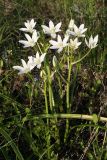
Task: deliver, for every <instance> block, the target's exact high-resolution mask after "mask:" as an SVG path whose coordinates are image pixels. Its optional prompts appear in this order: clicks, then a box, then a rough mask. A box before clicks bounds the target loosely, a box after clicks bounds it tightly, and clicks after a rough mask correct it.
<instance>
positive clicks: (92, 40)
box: [85, 35, 98, 49]
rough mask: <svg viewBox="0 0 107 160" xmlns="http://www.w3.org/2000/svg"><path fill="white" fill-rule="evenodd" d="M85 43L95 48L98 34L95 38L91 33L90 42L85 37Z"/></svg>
mask: <svg viewBox="0 0 107 160" xmlns="http://www.w3.org/2000/svg"><path fill="white" fill-rule="evenodd" d="M85 43H86V45H87V46H88V47H89V48H90V49H93V48H95V47H97V43H98V35H96V36H95V38H93V37H92V35H91V37H90V38H89V42H88V41H87V39H86V38H85Z"/></svg>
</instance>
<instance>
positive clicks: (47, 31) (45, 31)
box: [42, 25, 50, 34]
mask: <svg viewBox="0 0 107 160" xmlns="http://www.w3.org/2000/svg"><path fill="white" fill-rule="evenodd" d="M42 28H43V31H44V33H47V34H49V33H50V29H49V27H47V26H45V25H42Z"/></svg>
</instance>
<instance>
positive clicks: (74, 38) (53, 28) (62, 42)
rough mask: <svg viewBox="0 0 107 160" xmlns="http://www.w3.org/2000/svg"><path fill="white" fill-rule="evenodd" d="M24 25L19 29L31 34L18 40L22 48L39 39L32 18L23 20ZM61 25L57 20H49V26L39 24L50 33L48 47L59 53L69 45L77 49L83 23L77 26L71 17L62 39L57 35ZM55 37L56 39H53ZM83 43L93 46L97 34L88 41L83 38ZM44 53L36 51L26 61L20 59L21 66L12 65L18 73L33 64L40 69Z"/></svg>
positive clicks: (83, 35) (28, 69) (26, 69)
mask: <svg viewBox="0 0 107 160" xmlns="http://www.w3.org/2000/svg"><path fill="white" fill-rule="evenodd" d="M24 25H25V27H26V28H20V30H21V31H24V32H28V33H29V34H31V36H30V35H29V34H27V33H26V34H25V37H26V40H20V41H19V43H22V44H23V45H24V48H26V47H34V46H35V44H36V43H37V41H38V39H39V33H38V32H37V30H36V29H35V25H36V22H35V21H34V19H32V20H31V21H27V22H25V23H24ZM61 25H62V23H61V22H59V23H58V24H57V25H54V23H53V22H52V21H51V20H50V21H49V26H46V25H42V26H41V27H42V29H43V32H44V34H47V35H50V36H51V38H52V39H51V40H50V41H49V43H50V44H51V46H50V49H56V50H57V51H58V53H60V52H61V51H62V50H63V49H64V48H65V47H69V48H70V49H71V50H73V51H74V50H76V49H78V47H79V46H80V45H81V43H82V42H79V40H78V38H82V37H85V32H86V31H87V28H84V24H81V25H80V26H79V27H77V26H76V24H75V23H74V20H73V19H71V20H70V23H69V25H68V29H67V31H66V34H65V37H64V38H63V39H62V38H61V36H60V35H57V33H58V32H60V31H61V29H60V28H61ZM55 38H56V40H53V39H55ZM85 43H86V45H87V46H88V48H90V49H93V48H95V47H96V46H97V43H98V35H97V36H95V38H93V37H92V35H91V37H90V38H89V41H87V39H86V38H85ZM45 55H46V53H42V54H41V55H40V53H39V52H37V53H36V57H32V56H30V57H28V62H27V63H26V62H25V61H24V60H23V59H22V60H21V61H22V67H21V66H13V68H14V69H17V70H19V73H18V74H23V73H27V72H29V71H31V70H32V69H33V68H34V67H35V66H36V67H37V68H39V69H40V68H41V63H42V62H43V61H44V59H45Z"/></svg>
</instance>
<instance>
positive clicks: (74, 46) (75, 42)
mask: <svg viewBox="0 0 107 160" xmlns="http://www.w3.org/2000/svg"><path fill="white" fill-rule="evenodd" d="M80 45H81V42H78V38H75V39H74V40H72V39H70V43H69V46H70V47H71V48H72V49H73V50H76V49H77V48H78V47H79V46H80Z"/></svg>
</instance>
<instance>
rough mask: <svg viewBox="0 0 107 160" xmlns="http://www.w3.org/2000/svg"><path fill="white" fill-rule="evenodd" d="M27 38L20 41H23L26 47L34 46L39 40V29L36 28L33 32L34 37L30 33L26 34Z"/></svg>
mask: <svg viewBox="0 0 107 160" xmlns="http://www.w3.org/2000/svg"><path fill="white" fill-rule="evenodd" d="M25 37H26V39H27V41H26V40H20V41H19V43H22V44H23V45H24V48H26V47H34V45H35V43H36V42H37V40H38V38H39V36H38V33H37V31H36V30H35V31H34V32H33V34H32V37H30V36H29V35H28V34H25Z"/></svg>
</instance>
